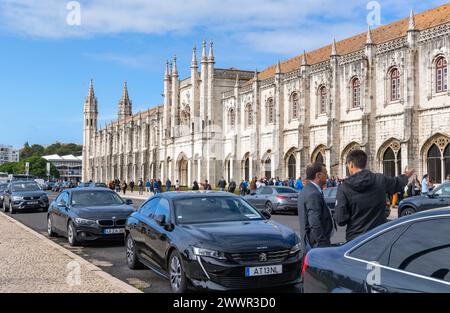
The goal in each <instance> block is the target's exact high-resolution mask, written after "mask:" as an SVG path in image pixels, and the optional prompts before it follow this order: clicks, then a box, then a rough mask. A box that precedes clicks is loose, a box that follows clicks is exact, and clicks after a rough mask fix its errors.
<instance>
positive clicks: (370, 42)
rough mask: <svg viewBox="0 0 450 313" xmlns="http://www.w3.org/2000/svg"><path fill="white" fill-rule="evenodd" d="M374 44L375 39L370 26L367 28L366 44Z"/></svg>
mask: <svg viewBox="0 0 450 313" xmlns="http://www.w3.org/2000/svg"><path fill="white" fill-rule="evenodd" d="M372 44H373V39H372V30H371V29H370V26H369V27H368V29H367V40H366V45H372Z"/></svg>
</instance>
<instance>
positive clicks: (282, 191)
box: [276, 187, 297, 193]
mask: <svg viewBox="0 0 450 313" xmlns="http://www.w3.org/2000/svg"><path fill="white" fill-rule="evenodd" d="M276 190H277V192H278V193H297V190H295V189H291V188H282V187H278V188H276Z"/></svg>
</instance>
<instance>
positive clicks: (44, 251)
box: [0, 213, 138, 293]
mask: <svg viewBox="0 0 450 313" xmlns="http://www.w3.org/2000/svg"><path fill="white" fill-rule="evenodd" d="M4 292H23V293H29V292H35V293H36V292H37V293H39V292H64V293H68V292H77V293H84V292H86V293H94V292H106V293H109V292H116V293H124V292H138V290H136V289H134V288H132V287H131V286H129V285H127V284H125V283H123V282H121V281H120V280H117V279H116V278H113V277H112V276H110V275H109V274H106V273H105V272H103V271H101V270H100V269H99V268H98V267H96V266H94V265H92V264H90V263H89V262H87V261H85V260H84V259H82V258H80V257H78V256H76V255H75V254H73V253H71V252H69V251H68V250H66V249H64V248H61V247H59V246H58V245H56V244H55V243H53V242H52V241H50V240H48V239H47V238H45V237H44V236H42V235H40V234H37V233H35V232H34V231H32V230H30V229H28V228H27V227H25V226H22V225H20V224H18V223H17V222H14V220H13V219H11V218H10V217H7V216H6V215H4V214H3V213H0V293H4Z"/></svg>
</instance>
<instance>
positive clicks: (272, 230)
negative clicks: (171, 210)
mask: <svg viewBox="0 0 450 313" xmlns="http://www.w3.org/2000/svg"><path fill="white" fill-rule="evenodd" d="M180 228H181V229H182V230H183V231H184V232H186V233H187V234H186V235H188V236H190V237H191V238H192V242H193V244H197V245H199V246H200V247H203V248H210V249H217V250H221V251H224V252H231V253H236V252H249V251H257V250H260V251H264V250H284V249H290V248H291V247H292V246H293V245H295V244H296V243H297V241H298V237H297V235H296V234H295V232H294V231H293V230H291V229H290V228H288V227H286V226H284V225H281V224H279V223H277V222H273V221H268V220H262V221H249V222H221V223H208V224H193V225H180Z"/></svg>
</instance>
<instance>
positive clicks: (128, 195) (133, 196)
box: [116, 190, 153, 200]
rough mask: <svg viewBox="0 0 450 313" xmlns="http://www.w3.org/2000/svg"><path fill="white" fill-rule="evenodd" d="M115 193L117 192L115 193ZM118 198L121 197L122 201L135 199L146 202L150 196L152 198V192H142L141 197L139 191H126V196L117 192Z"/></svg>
mask: <svg viewBox="0 0 450 313" xmlns="http://www.w3.org/2000/svg"><path fill="white" fill-rule="evenodd" d="M116 192H117V191H116ZM117 194H118V195H119V196H121V197H122V198H124V199H127V198H128V199H137V200H147V199H148V198H150V197H151V196H153V192H147V191H144V192H143V193H142V195H140V194H139V191H128V190H127V193H126V194H123V192H122V191H121V192H117Z"/></svg>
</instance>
